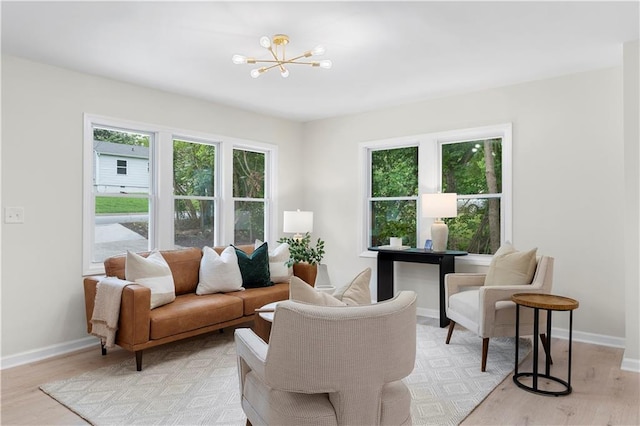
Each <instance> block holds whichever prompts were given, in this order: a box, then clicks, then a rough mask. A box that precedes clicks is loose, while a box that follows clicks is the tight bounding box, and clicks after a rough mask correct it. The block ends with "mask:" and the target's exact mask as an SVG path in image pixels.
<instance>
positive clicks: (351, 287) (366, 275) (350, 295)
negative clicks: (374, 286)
mask: <svg viewBox="0 0 640 426" xmlns="http://www.w3.org/2000/svg"><path fill="white" fill-rule="evenodd" d="M370 281H371V268H366V269H365V270H364V271H362V272H360V273H359V274H358V275H356V277H355V278H354V279H353V280H351V282H350V283H348V284H346V285H344V286H342V287H340V288H338V289H337V290H336V291H335V292H334V293H333V296H334V297H335V298H336V299H338V300H341V301H342V302H344V303H345V304H347V305H350V306H351V305H370V304H371V289H370V288H369V282H370Z"/></svg>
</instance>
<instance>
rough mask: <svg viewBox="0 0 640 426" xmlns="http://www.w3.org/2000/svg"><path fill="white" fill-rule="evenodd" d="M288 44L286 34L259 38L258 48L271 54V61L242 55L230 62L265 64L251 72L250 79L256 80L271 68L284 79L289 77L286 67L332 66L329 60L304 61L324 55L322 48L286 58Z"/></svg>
mask: <svg viewBox="0 0 640 426" xmlns="http://www.w3.org/2000/svg"><path fill="white" fill-rule="evenodd" d="M287 44H289V36H288V35H286V34H276V35H274V36H273V37H272V38H269V37H267V36H262V37H260V46H262V47H264V48H265V49H267V50H268V51H269V53H271V56H272V57H273V59H256V58H251V57H247V56H243V55H233V57H232V58H231V60H232V61H233V63H234V64H238V65H240V64H265V65H264V66H262V67H260V68H255V69H253V70H251V77H253V78H258V77H260V76H261V75H262V74H264V73H265V72H267V71H269V70H270V69H273V68H278V69H279V70H280V75H281V76H282V77H284V78H287V77H289V70H288V69H287V67H286V66H287V65H289V64H297V65H309V66H311V67H320V68H325V69H329V68H331V66H332V65H333V64H332V63H331V61H330V60H329V59H323V60H321V61H311V60H306V58H309V57H311V56H320V55H324V52H325V48H324V47H322V46H316V47H315V48H314V49H312V50H307V51H306V52H304V53H303V54H302V55H298V56H294V57H292V58H287V56H286V49H285V46H286V45H287Z"/></svg>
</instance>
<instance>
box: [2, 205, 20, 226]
mask: <svg viewBox="0 0 640 426" xmlns="http://www.w3.org/2000/svg"><path fill="white" fill-rule="evenodd" d="M4 223H24V207H5V209H4Z"/></svg>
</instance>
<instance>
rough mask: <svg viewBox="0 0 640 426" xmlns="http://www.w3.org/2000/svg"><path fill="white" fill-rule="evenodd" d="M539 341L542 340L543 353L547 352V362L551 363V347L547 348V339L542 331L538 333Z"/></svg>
mask: <svg viewBox="0 0 640 426" xmlns="http://www.w3.org/2000/svg"><path fill="white" fill-rule="evenodd" d="M540 341H541V342H542V347H543V348H544V353H545V354H547V358H549V364H551V365H553V359H551V348H549V340H548V339H547V335H546V334H544V333H542V334H540Z"/></svg>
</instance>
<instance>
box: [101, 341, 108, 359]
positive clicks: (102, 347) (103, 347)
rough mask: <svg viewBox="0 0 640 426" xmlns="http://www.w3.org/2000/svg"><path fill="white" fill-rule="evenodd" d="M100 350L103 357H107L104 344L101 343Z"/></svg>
mask: <svg viewBox="0 0 640 426" xmlns="http://www.w3.org/2000/svg"><path fill="white" fill-rule="evenodd" d="M100 348H101V349H102V355H103V356H104V355H106V354H107V347H106V346H105V345H104V343H100Z"/></svg>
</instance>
